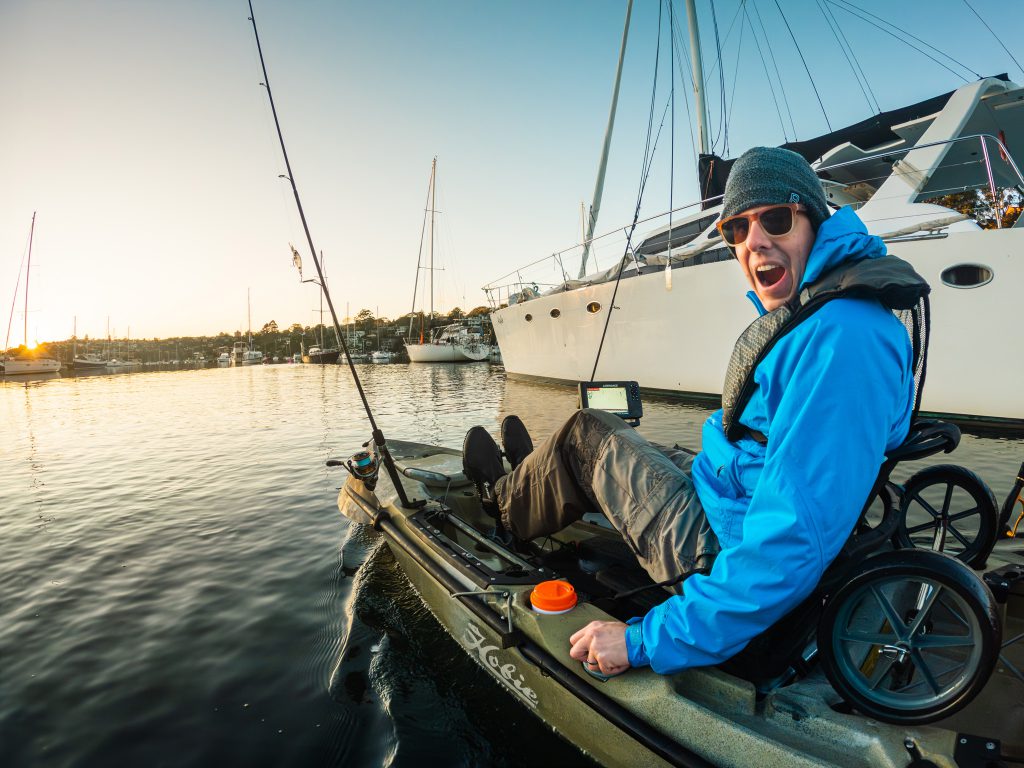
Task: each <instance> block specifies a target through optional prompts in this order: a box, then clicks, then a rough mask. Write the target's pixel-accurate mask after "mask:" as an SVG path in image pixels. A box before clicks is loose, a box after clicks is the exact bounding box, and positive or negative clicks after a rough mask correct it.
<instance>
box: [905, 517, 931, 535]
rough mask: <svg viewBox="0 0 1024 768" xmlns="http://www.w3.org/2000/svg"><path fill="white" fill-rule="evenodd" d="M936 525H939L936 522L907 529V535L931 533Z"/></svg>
mask: <svg viewBox="0 0 1024 768" xmlns="http://www.w3.org/2000/svg"><path fill="white" fill-rule="evenodd" d="M936 525H937V523H936V522H935V521H934V520H932V521H930V522H927V523H921V525H915V526H914V527H913V528H907V533H908V534H914V533H921V532H922V531H929V530H931V529H932V528H935V527H936Z"/></svg>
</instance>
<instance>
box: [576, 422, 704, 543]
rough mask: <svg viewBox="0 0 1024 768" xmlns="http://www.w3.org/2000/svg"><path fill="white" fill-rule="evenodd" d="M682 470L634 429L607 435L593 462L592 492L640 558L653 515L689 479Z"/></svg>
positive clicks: (652, 532) (658, 513) (653, 531)
mask: <svg viewBox="0 0 1024 768" xmlns="http://www.w3.org/2000/svg"><path fill="white" fill-rule="evenodd" d="M689 482H690V480H689V477H688V476H687V475H686V473H685V472H683V471H682V470H680V469H679V468H678V467H677V466H676V465H675V464H673V463H672V462H671V461H670V460H669V459H668V458H667V457H666V456H665V455H664V454H663V453H661V452H660V451H659V450H658V449H656V448H655V447H654V446H652V445H651V444H650V443H648V442H647V441H646V440H644V439H643V438H642V437H640V436H639V435H637V434H636V433H635V432H632V431H630V432H628V433H616V434H613V435H610V436H609V437H608V439H607V440H605V441H604V442H603V444H602V446H601V450H600V451H599V452H598V456H597V460H596V462H595V466H594V474H593V489H594V495H595V498H596V500H597V502H598V505H599V506H600V508H601V511H602V512H604V514H605V517H607V518H608V520H609V521H610V522H611V524H612V525H613V526H614V527H615V529H616V530H618V531H619V533H620V534H621V535H622V537H623V539H625V541H626V544H628V545H629V547H630V548H631V549H632V550H633V552H634V554H636V555H637V556H638V557H639V558H641V559H642V560H644V561H645V562H646V561H647V560H648V559H649V557H650V555H651V541H652V538H653V537H654V536H655V534H656V532H657V528H658V526H657V525H655V522H656V520H657V519H658V518H659V517H660V516H661V514H662V512H663V511H664V509H665V506H666V503H667V502H668V501H669V500H670V499H671V498H672V497H675V496H678V495H679V493H680V490H681V486H682V485H686V484H689Z"/></svg>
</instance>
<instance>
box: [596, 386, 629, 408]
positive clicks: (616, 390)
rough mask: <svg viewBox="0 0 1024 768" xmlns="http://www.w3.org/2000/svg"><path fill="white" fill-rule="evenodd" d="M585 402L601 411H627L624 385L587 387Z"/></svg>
mask: <svg viewBox="0 0 1024 768" xmlns="http://www.w3.org/2000/svg"><path fill="white" fill-rule="evenodd" d="M587 404H588V405H589V406H590V407H591V408H599V409H600V410H602V411H612V412H613V413H628V412H629V403H628V402H627V400H626V388H625V387H587Z"/></svg>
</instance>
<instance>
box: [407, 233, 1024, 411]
mask: <svg viewBox="0 0 1024 768" xmlns="http://www.w3.org/2000/svg"><path fill="white" fill-rule="evenodd" d="M889 249H890V251H891V252H892V253H894V254H896V255H897V256H900V257H901V258H903V259H906V260H907V261H909V262H910V263H911V264H912V265H913V266H914V268H915V269H916V270H917V271H918V272H919V273H920V274H921V275H922V276H923V277H924V278H925V279H926V280H927V281H928V283H929V284H930V285H931V287H932V294H931V315H932V326H931V342H930V347H929V356H928V371H927V385H926V386H925V390H924V400H923V403H922V410H923V411H925V412H929V413H937V414H942V415H945V416H951V417H956V418H959V419H961V420H965V421H975V420H977V421H983V422H989V423H993V424H998V423H1003V424H1005V425H1008V426H1024V398H1022V397H1021V396H1020V389H1019V387H1020V381H1021V380H1022V379H1024V356H1021V355H1019V354H1017V353H1016V351H1015V347H1014V345H1013V343H1014V341H1015V339H1007V338H1006V336H1005V334H1006V333H1008V332H1009V333H1013V332H1014V329H1016V328H1018V327H1019V320H1018V318H1017V315H1018V314H1019V309H1018V297H1017V296H1016V292H1017V291H1018V289H1019V286H1021V285H1024V229H1022V228H1020V227H1018V228H1015V229H1005V230H1000V231H973V232H972V231H967V232H951V233H950V234H949V236H948V237H945V238H938V239H921V240H917V241H903V242H899V243H891V244H890V245H889ZM963 263H977V264H982V265H984V266H986V267H988V268H989V269H990V270H991V271H992V273H993V279H992V280H991V282H989V283H987V284H985V285H981V286H979V287H975V288H953V287H950V286H948V285H945V284H943V282H942V279H941V276H940V275H941V273H942V271H943V270H945V269H947V268H949V267H951V266H954V265H956V264H963ZM613 289H614V282H607V283H602V284H600V285H594V286H587V287H583V288H579V289H576V290H573V291H567V292H565V293H558V294H553V295H549V296H541V297H539V298H536V299H533V300H531V301H527V302H523V303H519V304H513V305H512V306H509V307H506V308H503V309H499V310H496V311H495V312H494V313H493V314H492V319H493V323H494V332H495V335H496V337H497V339H498V342H499V345H500V347H501V354H502V358H503V360H504V364H505V370H506V372H507V373H508V374H509V375H510V376H511V377H520V378H534V379H542V380H554V381H564V382H577V381H584V380H590V379H591V378H593V379H596V380H602V379H606V380H615V379H631V380H636V381H638V382H640V385H641V387H643V388H644V389H647V390H660V391H665V392H673V393H681V394H687V395H691V396H706V397H718V396H719V395H720V393H721V384H722V380H723V378H724V376H725V369H726V366H727V364H728V361H729V356H730V354H731V353H732V348H733V344H734V343H735V341H736V338H737V337H738V336H739V335H740V333H741V332H742V331H743V329H744V328H746V326H747V325H748V324H749V323H750V322H751V321H752V320H753V319H754V316H755V315H754V310H753V307H752V306H751V304H750V302H749V301H748V300H747V299H746V298H745V293H746V291H747V290H748V286H747V285H746V283H745V281H744V280H743V277H742V275H741V273H740V270H739V269H738V268H737V267H736V264H735V263H734V262H731V261H724V262H717V263H712V264H703V265H699V266H694V267H686V268H681V269H675V270H674V271H673V288H672V290H671V291H668V290H666V289H665V277H664V273H663V271H662V270H660V269H654V270H652V271H651V272H649V273H647V274H644V275H642V276H639V277H632V278H629V279H626V280H623V281H622V282H621V283H620V285H619V292H618V295H617V296H616V298H615V304H616V306H617V307H618V309H616V311H615V312H614V314H613V315H612V319H611V322H610V324H609V327H608V335H607V337H606V338H605V341H604V350H603V352H602V353H601V360H600V365H599V366H598V368H597V371H596V373H594V374H593V376H592V373H591V372H592V370H593V367H594V359H595V356H596V355H597V349H598V344H599V343H600V339H601V332H602V329H603V327H604V323H605V320H606V318H607V314H606V313H607V311H608V307H609V305H610V303H611V295H612V290H613ZM594 301H596V302H598V303H600V304H601V309H600V311H598V312H596V313H590V312H588V311H587V305H588V304H589V303H590V302H594ZM554 309H557V310H559V312H558V313H556V314H557V317H552V316H551V311H552V310H554ZM526 315H530V316H531V320H530V321H527V320H526ZM412 349H413V347H410V351H411V350H412ZM410 358H411V354H410Z"/></svg>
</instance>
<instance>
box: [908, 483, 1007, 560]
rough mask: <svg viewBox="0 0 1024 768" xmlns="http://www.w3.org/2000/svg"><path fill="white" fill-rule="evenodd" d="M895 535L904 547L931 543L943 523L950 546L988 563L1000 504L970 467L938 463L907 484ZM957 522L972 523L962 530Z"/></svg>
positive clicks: (962, 557)
mask: <svg viewBox="0 0 1024 768" xmlns="http://www.w3.org/2000/svg"><path fill="white" fill-rule="evenodd" d="M902 495H903V498H902V500H901V501H900V521H899V525H898V527H897V528H896V533H895V536H894V540H895V543H896V545H897V546H898V547H900V548H904V549H907V548H912V547H913V548H918V549H930V548H931V547H932V540H933V539H934V536H935V532H936V531H937V529H938V527H939V526H940V525H944V526H945V527H946V536H945V543H944V544H943V545H942V546H941V548H940V549H939V550H938V551H946V552H949V554H951V555H953V556H955V557H956V558H957V559H958V560H961V561H963V562H965V563H967V564H968V565H969V566H971V567H972V568H975V569H980V568H983V567H984V566H985V561H986V560H988V556H989V553H991V552H992V547H993V546H995V543H996V538H997V534H998V531H997V530H996V529H997V527H998V517H999V512H998V506H997V505H996V499H995V496H994V495H993V494H992V491H991V489H990V488H989V487H988V486H987V485H985V481H983V480H982V479H981V478H980V477H978V476H977V475H976V474H974V473H973V472H971V471H970V470H969V469H964V468H963V467H960V466H956V465H954V464H940V465H938V466H935V467H928V468H927V469H923V470H921V471H920V472H918V473H917V474H915V475H914V476H913V477H911V478H910V480H908V481H907V484H906V485H905V486H904V488H903V494H902ZM957 523H968V525H967V526H966V530H961V529H960V527H958V526H957Z"/></svg>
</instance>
